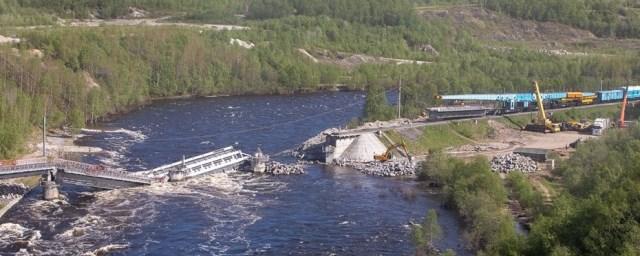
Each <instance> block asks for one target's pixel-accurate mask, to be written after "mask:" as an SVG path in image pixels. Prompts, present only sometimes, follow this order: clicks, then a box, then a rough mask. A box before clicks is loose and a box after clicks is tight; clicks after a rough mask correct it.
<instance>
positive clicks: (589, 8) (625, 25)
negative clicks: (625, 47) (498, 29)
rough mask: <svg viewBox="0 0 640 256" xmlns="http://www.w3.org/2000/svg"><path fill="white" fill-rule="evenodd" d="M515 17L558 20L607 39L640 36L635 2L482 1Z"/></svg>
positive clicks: (638, 4)
mask: <svg viewBox="0 0 640 256" xmlns="http://www.w3.org/2000/svg"><path fill="white" fill-rule="evenodd" d="M479 2H480V3H482V4H483V5H484V6H486V7H487V8H490V9H493V10H497V11H501V12H505V13H508V14H509V15H511V16H514V17H517V18H523V19H531V20H538V21H556V22H561V23H565V24H569V25H572V26H576V27H579V28H583V29H588V30H590V31H592V32H593V33H594V34H596V35H598V36H603V37H633V38H637V37H640V2H638V1H634V0H562V1H556V0H526V1H525V0H480V1H479Z"/></svg>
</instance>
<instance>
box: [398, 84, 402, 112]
mask: <svg viewBox="0 0 640 256" xmlns="http://www.w3.org/2000/svg"><path fill="white" fill-rule="evenodd" d="M400 118H402V79H400V84H399V85H398V119H400Z"/></svg>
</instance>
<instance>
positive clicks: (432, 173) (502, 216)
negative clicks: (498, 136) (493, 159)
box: [420, 155, 523, 255]
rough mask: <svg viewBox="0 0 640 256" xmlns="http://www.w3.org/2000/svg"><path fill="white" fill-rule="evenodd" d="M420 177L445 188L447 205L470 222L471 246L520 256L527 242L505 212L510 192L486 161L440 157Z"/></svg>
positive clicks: (467, 232) (500, 253)
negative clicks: (465, 160)
mask: <svg viewBox="0 0 640 256" xmlns="http://www.w3.org/2000/svg"><path fill="white" fill-rule="evenodd" d="M421 172H422V173H421V174H420V175H421V176H423V177H427V178H428V179H430V180H431V181H433V182H436V183H439V184H440V185H441V186H442V187H443V192H444V198H445V202H446V203H447V204H448V205H450V206H452V207H453V208H455V209H456V210H457V211H458V213H459V214H460V216H461V217H462V218H463V220H464V221H465V222H466V223H467V225H468V228H467V230H466V237H467V239H468V241H469V243H470V245H471V247H473V248H475V249H477V250H479V251H480V254H483V255H484V254H487V255H518V252H519V251H520V250H521V248H522V246H523V243H522V242H523V239H522V238H521V237H520V236H519V235H518V234H516V231H515V228H514V222H513V219H512V217H511V215H510V214H509V213H508V212H507V211H506V210H505V203H506V201H507V191H506V190H505V188H504V186H503V185H502V181H501V180H500V178H499V177H498V176H497V175H496V174H495V173H493V172H492V171H491V168H490V167H489V162H488V161H487V160H486V159H485V158H476V159H474V160H472V161H471V162H468V163H465V162H464V161H462V160H459V159H454V158H450V157H447V156H443V155H436V156H435V157H432V158H430V159H428V160H427V162H426V164H425V165H423V170H422V171H421Z"/></svg>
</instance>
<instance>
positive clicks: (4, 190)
mask: <svg viewBox="0 0 640 256" xmlns="http://www.w3.org/2000/svg"><path fill="white" fill-rule="evenodd" d="M27 192H29V187H27V186H25V185H24V184H22V183H0V199H15V198H18V197H21V196H22V195H24V194H26V193H27Z"/></svg>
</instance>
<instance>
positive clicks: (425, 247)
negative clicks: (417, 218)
mask: <svg viewBox="0 0 640 256" xmlns="http://www.w3.org/2000/svg"><path fill="white" fill-rule="evenodd" d="M441 237H442V228H441V227H440V224H438V213H437V212H436V211H435V210H434V209H430V210H429V211H428V212H427V216H426V217H425V218H424V221H423V222H422V223H421V224H417V225H414V226H412V227H411V238H412V240H413V243H414V245H415V246H416V251H417V253H416V254H417V255H423V254H424V255H438V254H437V251H436V250H434V249H435V247H434V245H433V243H434V241H437V240H439V239H440V238H441Z"/></svg>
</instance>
